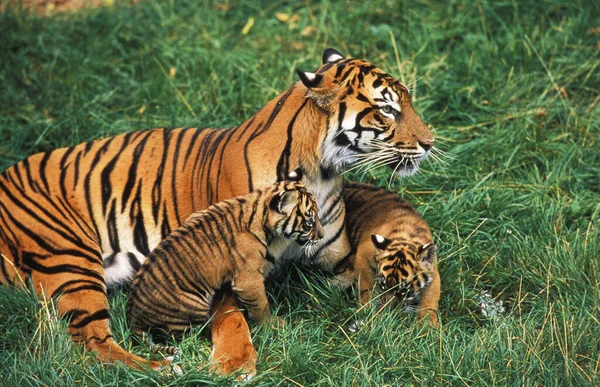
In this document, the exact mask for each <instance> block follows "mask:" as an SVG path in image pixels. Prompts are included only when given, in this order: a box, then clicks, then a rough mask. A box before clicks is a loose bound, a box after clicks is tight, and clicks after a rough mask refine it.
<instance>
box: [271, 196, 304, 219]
mask: <svg viewBox="0 0 600 387" xmlns="http://www.w3.org/2000/svg"><path fill="white" fill-rule="evenodd" d="M297 202H298V191H296V190H285V191H281V192H279V193H278V194H276V195H275V196H273V199H271V203H270V207H271V209H272V210H273V211H277V212H279V213H280V214H289V213H290V212H291V211H292V209H293V208H294V206H295V205H296V203H297Z"/></svg>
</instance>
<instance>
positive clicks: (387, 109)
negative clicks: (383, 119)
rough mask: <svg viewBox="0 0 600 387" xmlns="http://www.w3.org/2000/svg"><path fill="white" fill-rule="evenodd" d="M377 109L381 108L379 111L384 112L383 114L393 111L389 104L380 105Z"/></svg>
mask: <svg viewBox="0 0 600 387" xmlns="http://www.w3.org/2000/svg"><path fill="white" fill-rule="evenodd" d="M379 110H381V112H382V113H385V114H392V112H393V111H394V108H393V107H391V106H390V105H383V106H382V107H380V108H379Z"/></svg>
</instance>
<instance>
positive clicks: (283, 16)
mask: <svg viewBox="0 0 600 387" xmlns="http://www.w3.org/2000/svg"><path fill="white" fill-rule="evenodd" d="M275 17H276V18H277V20H279V21H280V22H284V23H285V22H286V21H288V20H289V19H290V15H289V14H288V13H283V12H276V13H275Z"/></svg>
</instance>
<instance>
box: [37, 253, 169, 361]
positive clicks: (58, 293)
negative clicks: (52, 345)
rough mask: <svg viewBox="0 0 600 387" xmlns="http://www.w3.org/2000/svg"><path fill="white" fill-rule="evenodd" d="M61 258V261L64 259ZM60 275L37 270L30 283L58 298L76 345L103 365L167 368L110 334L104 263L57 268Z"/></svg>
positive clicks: (67, 258)
mask: <svg viewBox="0 0 600 387" xmlns="http://www.w3.org/2000/svg"><path fill="white" fill-rule="evenodd" d="M61 258H62V259H61ZM72 260H73V259H72V257H69V256H67V257H61V256H56V255H55V256H52V261H54V262H70V261H72ZM59 268H60V269H62V270H61V272H59V273H54V274H43V273H42V272H41V271H35V272H33V273H32V275H31V280H32V283H33V284H34V286H35V287H36V289H35V290H36V292H37V293H38V294H45V295H48V296H50V297H56V298H57V299H58V302H57V304H58V312H59V315H60V316H61V317H62V316H64V317H66V318H67V319H68V331H69V333H70V334H71V337H72V338H73V340H75V341H76V342H80V343H82V344H84V345H85V346H86V348H87V349H88V350H89V351H91V352H95V353H96V358H97V359H98V360H99V361H101V362H106V363H114V362H122V363H124V364H125V365H127V366H130V367H132V368H138V369H143V368H144V367H145V365H147V366H148V367H150V368H151V369H154V370H158V369H161V368H163V367H165V366H168V365H169V364H170V363H171V362H170V361H169V360H163V361H147V360H146V359H144V358H142V357H140V356H137V355H134V354H132V353H130V352H128V351H126V350H125V349H123V348H122V347H121V346H119V344H117V342H115V340H114V339H113V336H112V334H111V331H110V326H109V311H108V298H107V296H106V286H105V284H104V279H103V268H102V264H101V263H100V262H98V263H97V264H95V263H94V264H92V263H90V262H89V261H86V267H82V266H81V265H77V266H74V265H69V264H63V265H57V266H54V267H52V269H53V270H52V271H56V270H57V269H59Z"/></svg>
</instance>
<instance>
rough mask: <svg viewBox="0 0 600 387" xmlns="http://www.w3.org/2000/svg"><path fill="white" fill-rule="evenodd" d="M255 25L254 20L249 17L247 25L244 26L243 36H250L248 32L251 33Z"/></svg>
mask: <svg viewBox="0 0 600 387" xmlns="http://www.w3.org/2000/svg"><path fill="white" fill-rule="evenodd" d="M253 25H254V18H253V17H249V18H248V21H247V22H246V25H245V26H244V28H242V35H248V32H249V31H250V28H252V26H253Z"/></svg>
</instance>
